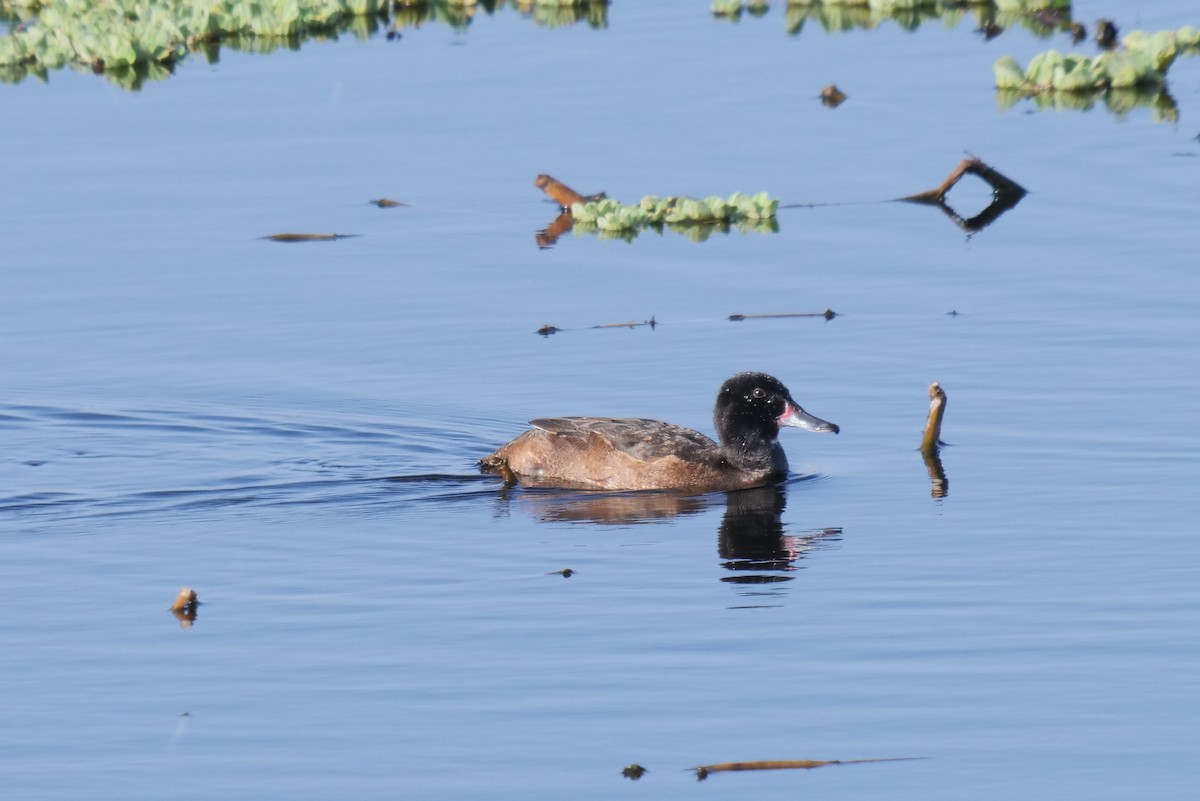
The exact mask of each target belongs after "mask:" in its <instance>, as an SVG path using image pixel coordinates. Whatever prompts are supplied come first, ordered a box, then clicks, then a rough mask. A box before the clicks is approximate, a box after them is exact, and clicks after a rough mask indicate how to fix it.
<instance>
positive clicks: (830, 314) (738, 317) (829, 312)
mask: <svg viewBox="0 0 1200 801" xmlns="http://www.w3.org/2000/svg"><path fill="white" fill-rule="evenodd" d="M837 316H838V313H837V312H835V311H834V310H833V309H826V310H825V311H823V312H788V313H784V314H731V315H729V319H730V320H731V321H733V322H735V323H738V322H741V321H742V320H775V319H779V318H783V317H824V318H825V319H826V320H832V319H833V318H834V317H837Z"/></svg>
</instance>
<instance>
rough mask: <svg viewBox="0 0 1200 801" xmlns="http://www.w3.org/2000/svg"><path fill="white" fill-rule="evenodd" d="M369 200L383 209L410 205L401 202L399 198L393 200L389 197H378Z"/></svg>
mask: <svg viewBox="0 0 1200 801" xmlns="http://www.w3.org/2000/svg"><path fill="white" fill-rule="evenodd" d="M368 202H369V203H372V204H374V205H376V206H378V207H379V208H381V209H394V208H396V207H397V206H407V205H408V204H407V203H401V202H400V201H399V200H392V199H391V198H387V197H381V198H376V199H375V200H371V201H368Z"/></svg>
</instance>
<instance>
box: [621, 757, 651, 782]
mask: <svg viewBox="0 0 1200 801" xmlns="http://www.w3.org/2000/svg"><path fill="white" fill-rule="evenodd" d="M621 775H622V776H624V777H625V778H626V779H632V780H633V781H637V780H638V779H640V778H642V777H643V776H645V775H646V769H645V768H643V767H642V766H641V765H639V764H638V763H636V762H634V763H633V764H632V765H626V766H625V767H623V768H621Z"/></svg>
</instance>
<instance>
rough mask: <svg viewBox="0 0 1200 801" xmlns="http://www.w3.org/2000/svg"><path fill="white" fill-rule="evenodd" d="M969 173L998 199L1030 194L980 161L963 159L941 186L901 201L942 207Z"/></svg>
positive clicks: (1019, 197) (973, 158) (903, 198)
mask: <svg viewBox="0 0 1200 801" xmlns="http://www.w3.org/2000/svg"><path fill="white" fill-rule="evenodd" d="M967 173H970V174H972V175H978V176H979V177H980V178H982V179H983V180H985V181H987V182H988V184H989V185H990V186H991V187H992V192H993V193H995V196H996V197H997V198H999V197H1001V196H1004V197H1015V198H1016V200H1020V199H1021V198H1022V197H1024V196H1025V195H1026V194H1028V192H1026V191H1025V188H1024V187H1023V186H1021V185H1020V184H1018V183H1017V182H1016V181H1014V180H1012V179H1011V178H1009V177H1008V176H1006V175H1003V174H1002V173H1001V172H999V171H998V170H995V169H993V168H991V167H989V166H988V165H986V164H984V163H983V162H982V161H980V160H979V159H977V158H975V157H971V158H969V159H963V160H962V161H960V162H959V163H958V166H957V167H955V168H954V169H953V170H951V171H950V174H949V175H947V176H946V180H944V181H942V183H941V185H940V186H937V187H935V188H933V189H930V190H928V191H927V192H918V193H917V194H915V195H909V196H907V197H902V198H900V199H901V200H907V201H908V202H909V203H927V204H930V205H941V204H943V203H945V202H946V193H947V192H949V191H950V190H951V189H952V188H953V187H954V185H955V184H956V183H958V182H959V180H961V179H962V177H963V176H964V175H966V174H967ZM1013 204H1014V205H1015V204H1016V201H1015V200H1014V201H1013Z"/></svg>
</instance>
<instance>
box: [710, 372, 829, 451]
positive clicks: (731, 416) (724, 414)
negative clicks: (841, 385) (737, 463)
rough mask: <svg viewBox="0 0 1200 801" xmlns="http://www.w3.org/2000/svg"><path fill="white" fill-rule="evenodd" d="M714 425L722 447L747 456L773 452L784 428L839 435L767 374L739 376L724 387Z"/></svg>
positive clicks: (715, 410)
mask: <svg viewBox="0 0 1200 801" xmlns="http://www.w3.org/2000/svg"><path fill="white" fill-rule="evenodd" d="M713 425H714V426H715V427H716V429H717V435H718V436H719V437H720V438H721V445H722V446H724V447H725V448H727V449H733V450H735V451H739V452H743V453H751V452H754V451H761V450H762V449H764V448H765V449H766V450H768V451H769V450H770V449H771V446H772V444H773V443H774V442H775V439H776V437H778V436H779V429H780V428H781V427H783V426H792V427H795V428H803V429H806V430H808V431H818V432H820V431H832V432H833V433H835V434H836V433H838V431H839V428H838V427H837V426H836V425H834V424H833V423H829V422H826V421H825V420H822V419H820V418H819V417H814V416H813V415H811V414H809V413H808V412H806V411H804V409H802V408H801V407H800V404H798V403H796V401H795V400H794V399H793V398H792V394H791V393H790V392H788V388H787V387H785V386H784V385H783V383H782V382H781V381H780V380H779V379H778V378H775V377H774V376H769V375H767V374H766V373H738V374H737V375H735V376H734V377H733V378H731V379H729V380H728V381H726V382H725V383H724V384H722V385H721V389H720V391H719V392H718V393H717V405H716V408H715V409H714V410H713Z"/></svg>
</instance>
